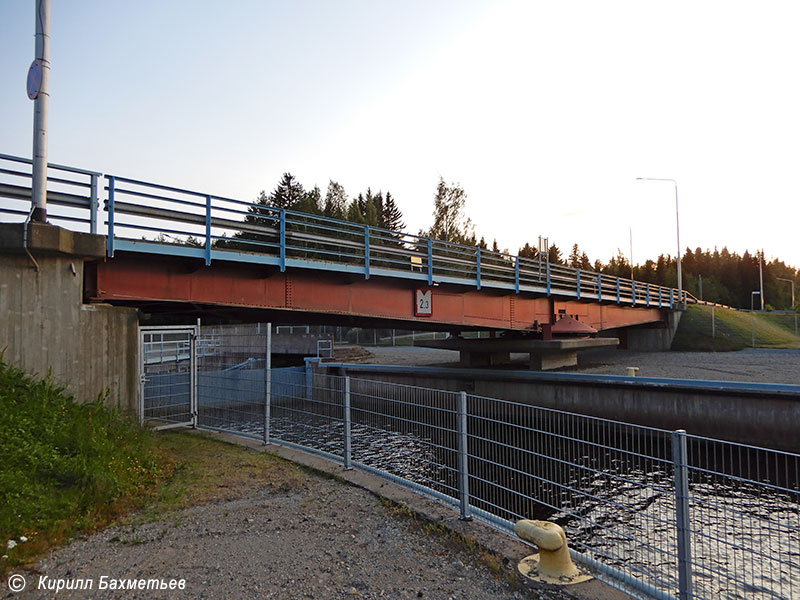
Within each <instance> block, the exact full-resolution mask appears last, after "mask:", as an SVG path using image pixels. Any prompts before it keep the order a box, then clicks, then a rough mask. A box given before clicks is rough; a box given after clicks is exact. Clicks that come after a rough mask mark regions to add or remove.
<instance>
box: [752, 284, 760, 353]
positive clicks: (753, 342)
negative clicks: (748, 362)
mask: <svg viewBox="0 0 800 600" xmlns="http://www.w3.org/2000/svg"><path fill="white" fill-rule="evenodd" d="M755 295H759V296H760V295H761V292H750V345H751V346H752V347H753V348H755V347H756V316H755V315H754V314H753V296H755Z"/></svg>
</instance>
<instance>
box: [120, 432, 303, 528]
mask: <svg viewBox="0 0 800 600" xmlns="http://www.w3.org/2000/svg"><path fill="white" fill-rule="evenodd" d="M156 437H157V444H158V448H159V451H160V453H161V455H162V457H163V460H165V461H167V462H168V463H171V464H173V465H175V466H174V468H173V469H172V473H171V475H170V477H168V478H167V479H165V480H164V481H163V482H162V483H161V485H159V486H158V487H157V488H155V489H154V490H153V492H152V494H151V496H150V498H149V499H148V502H147V504H146V506H145V507H144V509H143V510H142V511H141V512H140V513H138V514H137V515H136V517H135V519H144V520H153V519H158V518H161V517H163V516H164V515H165V514H169V513H170V512H173V511H177V510H180V509H183V508H188V507H189V506H194V505H197V504H205V503H208V502H217V501H227V500H235V499H236V498H241V497H242V496H244V495H245V494H246V493H248V492H249V491H251V490H252V489H253V488H254V487H258V488H262V489H263V488H268V489H271V490H273V491H275V492H283V493H286V492H291V491H293V490H296V489H300V488H304V487H306V486H307V485H308V480H307V477H306V476H305V472H304V470H303V468H302V467H300V466H298V465H295V464H293V463H290V462H288V461H286V460H283V459H282V458H280V457H277V456H275V455H274V454H269V453H267V452H253V451H252V450H250V449H248V448H246V447H244V446H240V445H237V444H232V443H228V442H225V441H223V440H219V439H216V438H214V437H212V436H211V435H210V434H199V433H194V432H188V431H180V430H170V431H164V432H161V433H158V434H157V435H156Z"/></svg>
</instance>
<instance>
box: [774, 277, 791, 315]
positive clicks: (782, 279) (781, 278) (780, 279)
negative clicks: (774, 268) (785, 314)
mask: <svg viewBox="0 0 800 600" xmlns="http://www.w3.org/2000/svg"><path fill="white" fill-rule="evenodd" d="M775 279H777V280H778V281H788V282H789V283H791V284H792V309H794V281H792V280H791V279H785V278H783V277H776V278H775Z"/></svg>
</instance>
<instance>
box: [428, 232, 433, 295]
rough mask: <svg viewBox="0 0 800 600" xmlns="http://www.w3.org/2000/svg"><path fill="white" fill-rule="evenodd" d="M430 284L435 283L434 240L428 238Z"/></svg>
mask: <svg viewBox="0 0 800 600" xmlns="http://www.w3.org/2000/svg"><path fill="white" fill-rule="evenodd" d="M428 285H433V240H432V239H431V238H428Z"/></svg>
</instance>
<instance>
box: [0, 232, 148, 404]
mask: <svg viewBox="0 0 800 600" xmlns="http://www.w3.org/2000/svg"><path fill="white" fill-rule="evenodd" d="M103 259H105V238H104V237H103V236H98V235H91V234H86V233H76V232H72V231H68V230H65V229H62V228H60V227H55V226H53V225H45V224H38V223H31V224H30V225H29V226H28V231H27V235H26V234H25V228H24V226H23V224H22V223H4V224H0V349H1V350H3V351H4V359H5V361H6V362H8V363H9V364H12V365H14V366H16V367H19V368H21V369H23V370H25V371H26V372H28V373H32V374H33V373H35V374H37V375H39V376H45V375H47V374H48V373H49V374H51V376H52V378H53V380H54V381H55V382H57V383H59V384H60V385H63V386H64V387H65V388H66V389H67V390H68V391H69V392H70V393H72V394H73V395H74V396H75V398H76V399H77V400H78V401H79V402H83V401H93V400H96V399H97V398H98V397H99V396H103V395H106V402H107V403H108V404H113V405H116V406H118V407H120V408H121V409H123V410H125V411H128V412H131V413H133V412H134V411H135V410H136V405H137V399H136V398H137V388H138V373H137V371H138V367H137V364H138V363H137V357H138V311H137V309H135V308H126V307H116V306H110V305H107V304H84V302H83V289H84V283H83V277H84V264H85V263H86V262H87V261H93V260H103Z"/></svg>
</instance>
